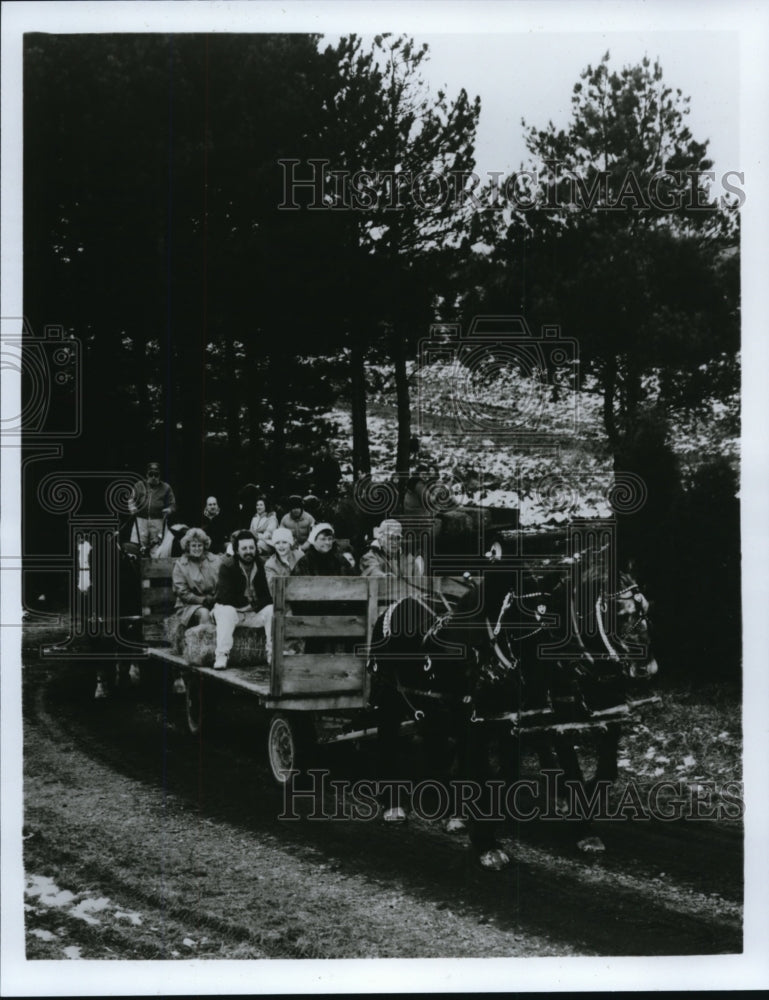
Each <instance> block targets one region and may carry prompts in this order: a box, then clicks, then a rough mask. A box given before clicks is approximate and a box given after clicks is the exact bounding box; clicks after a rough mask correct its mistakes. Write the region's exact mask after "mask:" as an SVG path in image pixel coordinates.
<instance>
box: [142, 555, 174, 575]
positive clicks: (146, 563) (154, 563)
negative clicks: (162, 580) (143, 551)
mask: <svg viewBox="0 0 769 1000" xmlns="http://www.w3.org/2000/svg"><path fill="white" fill-rule="evenodd" d="M175 562H176V559H175V558H174V559H142V579H143V580H155V579H157V578H159V577H166V576H167V577H168V579H169V580H170V579H171V577H172V576H173V573H174V563H175Z"/></svg>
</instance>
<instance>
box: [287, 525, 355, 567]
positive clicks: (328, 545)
mask: <svg viewBox="0 0 769 1000" xmlns="http://www.w3.org/2000/svg"><path fill="white" fill-rule="evenodd" d="M307 542H308V548H307V550H306V551H305V553H304V555H303V556H302V558H301V559H300V560H299V561H298V562H297V564H296V566H294V568H293V569H292V570H291V575H292V576H353V575H354V574H355V561H354V560H353V559H352V556H351V555H349V553H348V555H349V559H348V558H346V557H345V556H344V555H343V554H342V553H340V552H337V551H336V549H335V548H334V529H333V528H332V527H331V525H330V524H326V523H325V522H321V523H320V524H316V525H315V526H314V527H313V529H312V531H311V532H310V535H309V538H308V539H307Z"/></svg>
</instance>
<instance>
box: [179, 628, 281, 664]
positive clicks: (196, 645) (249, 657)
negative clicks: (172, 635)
mask: <svg viewBox="0 0 769 1000" xmlns="http://www.w3.org/2000/svg"><path fill="white" fill-rule="evenodd" d="M182 655H183V656H184V658H185V660H187V662H188V663H194V664H195V665H196V666H199V667H212V666H213V665H214V658H215V655H216V627H215V626H214V625H196V626H195V627H194V628H188V629H187V631H186V632H185V635H184V649H183V652H182ZM266 662H267V659H266V657H265V655H264V629H261V628H245V627H243V626H240V627H238V628H236V629H235V635H234V641H233V644H232V652H231V653H230V658H229V666H231V667H251V666H254V665H255V664H257V663H266Z"/></svg>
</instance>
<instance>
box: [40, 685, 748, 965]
mask: <svg viewBox="0 0 769 1000" xmlns="http://www.w3.org/2000/svg"><path fill="white" fill-rule="evenodd" d="M58 680H59V679H56V681H57V682H56V683H52V682H51V681H50V680H49V682H47V683H46V684H44V685H43V687H42V689H41V691H40V692H39V693H38V695H37V696H36V697H35V699H34V702H35V704H36V705H37V708H36V709H34V710H33V711H32V713H31V715H32V717H31V718H30V722H33V724H34V725H35V726H38V727H40V728H41V729H42V730H44V731H46V730H47V735H48V737H49V738H50V739H51V740H52V741H53V743H54V744H58V745H62V744H63V746H64V748H66V746H67V745H71V746H73V747H77V748H79V749H81V750H83V751H84V752H85V753H87V754H88V755H89V756H91V757H92V758H93V759H95V760H98V761H100V762H101V763H103V764H105V765H106V766H108V767H110V768H112V769H114V770H115V771H116V772H117V773H119V774H122V775H127V776H129V777H130V778H131V779H133V780H138V781H140V782H142V783H144V785H145V786H147V787H148V788H149V789H155V790H156V791H157V790H158V789H160V790H161V791H162V793H163V794H164V796H165V800H166V802H167V801H168V800H169V799H170V798H171V797H173V800H174V802H176V803H177V804H178V805H179V808H180V809H182V810H185V809H186V810H189V809H193V810H194V812H195V814H196V817H198V818H195V817H190V816H186V817H185V820H186V821H190V820H191V821H192V822H193V823H195V822H197V823H200V822H201V819H202V820H203V821H205V820H210V821H211V822H213V823H215V824H217V825H221V824H226V825H227V827H228V828H229V829H230V830H233V831H235V832H236V833H237V835H238V836H243V835H245V836H246V837H247V838H250V840H251V841H253V842H259V843H264V842H265V841H267V842H268V843H269V844H270V845H271V846H272V847H274V848H275V850H278V851H280V852H282V853H283V854H284V855H285V856H286V857H291V858H292V859H293V860H294V861H295V862H297V863H300V864H304V865H306V866H309V867H308V876H309V877H310V879H311V881H314V880H315V874H316V873H317V874H318V877H319V884H318V885H317V887H315V886H313V885H310V886H309V887H308V892H310V893H315V892H321V891H328V889H327V888H324V886H325V884H326V883H327V881H328V879H327V878H326V875H327V874H328V875H331V876H333V877H334V878H336V879H339V878H351V879H358V880H360V881H361V884H362V885H363V886H365V887H366V889H365V891H367V892H368V894H369V896H370V898H371V909H372V912H373V911H375V910H376V909H377V904H378V903H379V902H380V901H381V900H382V899H383V898H389V897H390V896H392V894H393V892H395V893H396V895H400V896H401V897H402V896H403V895H404V894H405V895H408V896H409V897H410V899H413V900H415V901H416V902H417V904H420V905H421V906H422V907H423V908H424V910H425V912H429V913H431V914H434V915H439V914H444V915H445V914H446V913H451V914H452V915H454V914H456V915H457V916H458V917H459V918H460V919H461V920H462V921H464V922H466V923H472V924H473V925H474V926H477V925H478V924H479V923H480V922H483V924H482V925H481V926H482V927H483V928H484V934H485V935H486V937H487V938H488V940H486V941H481V942H477V944H478V946H479V947H480V948H481V950H479V951H478V952H477V954H478V955H483V954H499V952H498V951H496V948H497V947H498V945H499V940H497V937H495V935H496V936H498V934H499V933H501V934H502V935H503V936H507V938H509V939H510V942H511V947H515V945H514V942H516V941H520V940H521V939H532V940H531V946H532V947H535V948H536V947H537V945H536V944H535V940H534V939H536V940H538V941H539V942H540V943H539V947H542V941H545V942H550V943H551V945H550V946H551V947H554V948H555V949H556V950H555V952H549V953H559V954H568V953H572V952H573V951H574V950H576V951H577V952H578V953H580V954H605V955H611V954H614V955H617V954H623V955H639V954H641V955H642V954H649V955H652V954H656V955H662V954H705V953H708V954H709V953H730V952H734V951H739V950H740V948H741V923H740V911H739V906H738V905H737V900H736V899H735V898H734V897H735V896H736V897H737V899H738V898H739V885H740V881H741V846H742V845H741V828H740V825H739V824H737V823H732V824H725V825H722V824H718V825H717V824H715V823H708V824H705V823H704V822H701V823H697V824H692V823H678V824H648V823H644V824H632V823H621V824H619V823H615V824H607V829H606V830H605V831H604V830H603V829H602V831H601V832H602V836H603V837H604V839H605V840H606V842H607V845H608V847H609V851H608V853H607V854H606V855H604V856H601V857H597V858H595V859H590V860H588V859H585V857H584V856H581V855H576V853H575V852H574V851H573V849H572V848H571V847H570V845H569V844H568V842H567V841H566V840H565V834H564V832H563V831H562V830H556V829H553V828H548V827H547V824H543V823H538V824H526V825H525V829H524V830H523V836H522V838H521V839H519V840H517V841H515V842H513V841H508V846H509V848H510V850H511V853H512V856H513V858H514V863H513V865H512V866H511V867H510V869H508V870H507V871H505V872H502V873H496V874H491V873H486V872H481V871H479V870H478V869H477V868H476V867H475V866H474V864H473V863H472V859H471V856H470V852H469V851H468V850H467V849H466V847H465V841H464V838H459V839H457V838H454V837H450V836H449V835H447V834H445V833H444V832H443V831H442V830H441V829H440V828H439V827H438V825H437V824H434V823H424V822H420V821H414V822H411V823H410V824H409V825H408V826H407V827H406V828H403V827H400V828H397V829H392V828H389V827H386V826H385V825H384V824H381V823H378V822H374V823H366V824H361V823H360V822H358V823H353V822H352V821H341V822H326V823H318V822H314V823H313V822H310V821H307V820H305V821H299V822H295V823H287V822H282V823H281V822H279V821H278V820H277V819H276V815H277V813H278V812H279V811H280V809H281V802H280V796H279V794H277V793H276V792H275V791H273V790H272V788H271V787H270V785H269V777H268V774H267V769H266V765H264V764H263V762H262V744H261V741H260V735H259V733H255V732H254V730H253V727H252V726H250V725H249V724H248V712H247V707H246V709H244V707H243V706H242V705H237V704H234V703H233V705H232V706H229V708H228V709H227V710H226V711H225V713H224V714H225V716H226V718H225V722H226V724H227V726H226V729H227V731H226V733H223V734H222V736H221V738H220V739H219V740H218V741H216V742H215V741H213V740H212V739H205V740H203V741H201V742H199V743H197V744H195V743H194V742H190V741H189V739H188V738H187V737H186V734H183V733H181V732H179V731H178V730H175V729H173V728H169V727H165V728H164V727H163V725H162V706H163V701H162V699H159V698H158V697H157V695H158V692H157V691H156V692H155V695H156V697H155V701H154V703H153V702H152V701H147V702H143V703H140V704H138V705H135V706H132V705H113V706H110V707H107V706H105V705H103V704H98V703H93V702H90V703H85V704H84V703H82V702H77V701H76V700H75V699H72V698H69V697H67V692H66V688H64V687H62V685H61V684H60V683H58ZM105 709H106V711H105ZM332 756H334V755H331V754H326V755H325V757H326V758H331V757H332ZM321 757H323V755H321ZM319 763H322V761H319ZM326 763H328V760H326ZM244 775H247V776H248V779H247V780H244ZM322 866H323V867H322ZM321 872H322V873H323V876H322V877H320V873H321ZM660 873H665V874H664V875H661V874H660ZM362 891H363V890H362ZM285 946H286V942H285V941H282V942H281V943H280V945H279V946H278V953H279V954H281V955H283V956H284V957H285V955H286V952H285V951H281V950H280V949H282V948H285ZM445 947H446V948H447V949H450V945H446V946H445ZM484 947H487V948H489V949H490V950H488V951H484V950H483V948H484ZM430 953H431V954H432V953H433V952H430ZM440 953H441V954H447V955H448V954H456V952H452V951H451V950H444V951H442V952H440ZM511 953H517V954H522V953H525V952H521V951H512V952H511ZM536 953H539V954H542V953H543V952H542V951H539V952H537V951H529V952H528V954H536Z"/></svg>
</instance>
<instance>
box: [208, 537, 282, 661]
mask: <svg viewBox="0 0 769 1000" xmlns="http://www.w3.org/2000/svg"><path fill="white" fill-rule="evenodd" d="M232 545H233V550H234V555H233V557H232V558H231V559H224V560H223V561H222V564H221V566H220V567H219V581H218V586H217V598H216V604H215V605H214V620H215V622H216V659H215V661H214V670H225V669H226V667H227V659H228V657H229V655H230V651H231V650H232V640H233V634H234V632H235V628H236V626H238V625H246V626H247V627H248V628H263V629H264V632H265V637H266V638H265V652H266V655H267V660H268V662H270V661H271V660H272V597H271V595H270V588H269V587H268V586H267V578H266V577H265V575H264V567H263V566H262V563H261V561H260V560H259V559H257V557H256V538H255V537H254V535H253V532H251V531H247V530H243V531H237V532H235V534H234V535H233V539H232Z"/></svg>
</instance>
